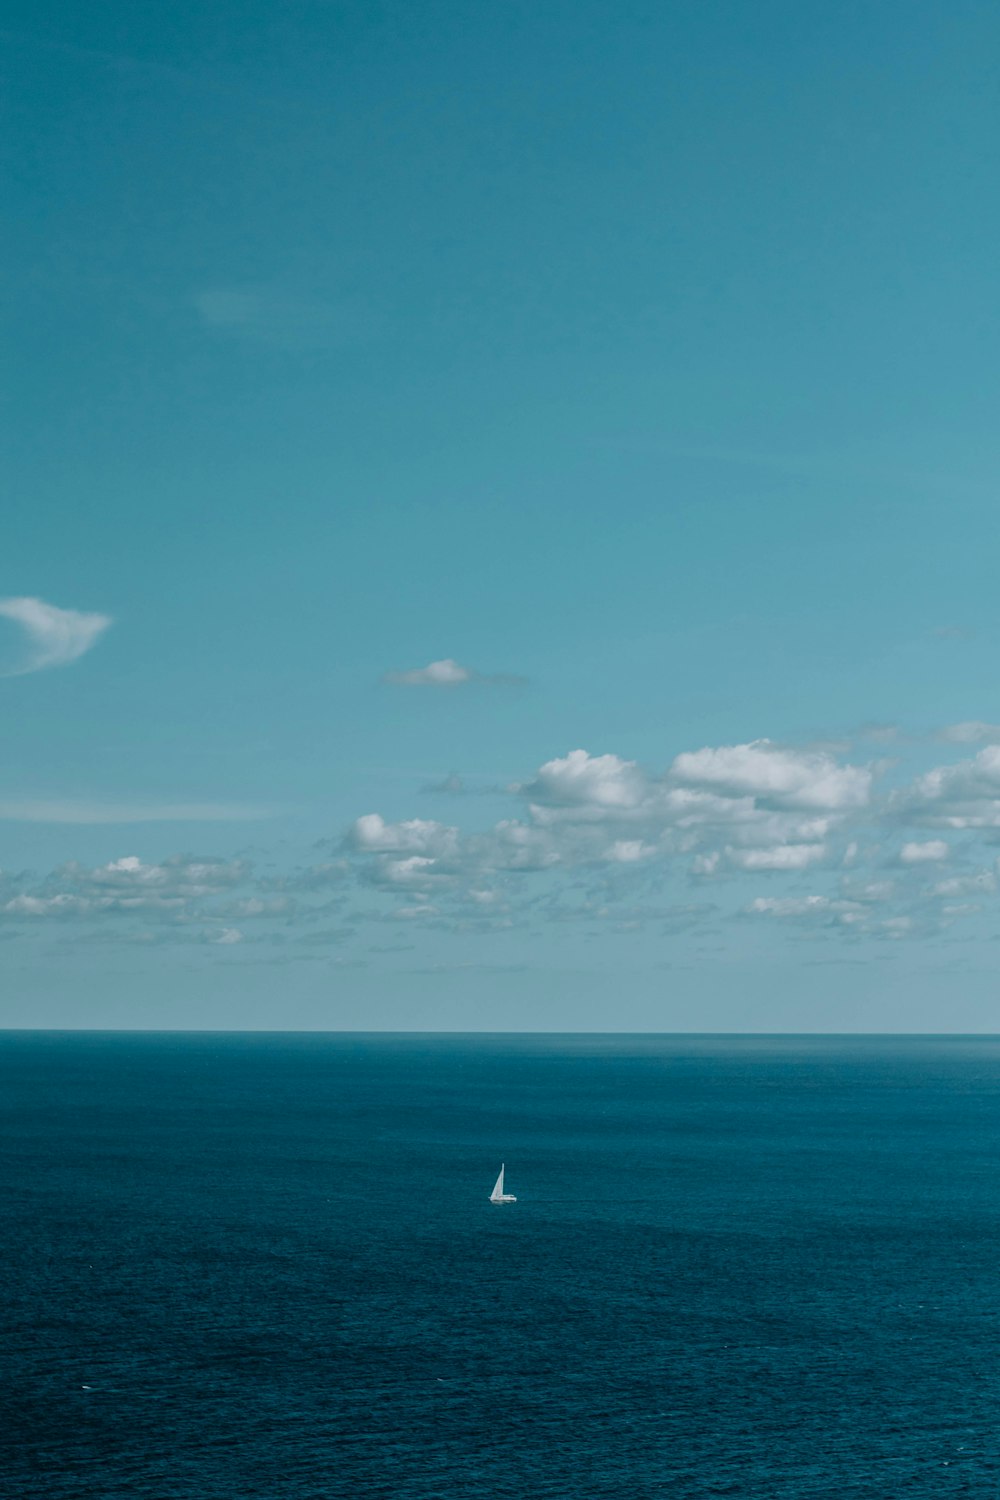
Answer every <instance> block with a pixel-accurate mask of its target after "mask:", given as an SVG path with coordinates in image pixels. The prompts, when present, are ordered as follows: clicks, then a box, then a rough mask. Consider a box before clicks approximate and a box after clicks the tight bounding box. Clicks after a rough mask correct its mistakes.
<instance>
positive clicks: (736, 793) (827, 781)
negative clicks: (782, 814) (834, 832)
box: [670, 740, 872, 812]
mask: <svg viewBox="0 0 1000 1500" xmlns="http://www.w3.org/2000/svg"><path fill="white" fill-rule="evenodd" d="M670 775H671V778H672V779H673V780H675V781H680V782H683V783H687V784H689V785H692V786H703V787H709V788H712V789H714V790H717V791H720V792H722V793H723V794H724V795H726V796H730V797H753V798H755V799H759V800H760V801H761V802H762V803H764V804H767V805H770V806H772V807H778V808H815V809H817V810H820V809H828V810H830V811H838V812H839V811H845V810H852V809H856V808H860V807H864V806H865V804H866V803H867V802H868V799H869V795H870V792H871V782H872V773H871V771H869V770H868V769H867V768H865V767H863V766H850V765H847V766H845V765H840V764H838V762H837V761H835V760H834V758H833V757H832V756H831V755H828V754H826V753H824V752H822V751H803V750H787V749H783V748H782V747H781V746H779V745H775V744H773V743H772V742H771V741H770V740H754V741H752V742H751V743H750V744H746V745H723V746H720V747H719V748H718V749H713V748H710V747H706V748H705V749H703V750H693V751H685V752H684V753H683V754H681V755H678V756H677V757H676V759H675V760H674V763H673V765H672V766H671V768H670Z"/></svg>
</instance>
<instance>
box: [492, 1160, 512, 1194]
mask: <svg viewBox="0 0 1000 1500" xmlns="http://www.w3.org/2000/svg"><path fill="white" fill-rule="evenodd" d="M490 1202H491V1203H516V1202H517V1199H516V1198H515V1197H514V1194H513V1193H505V1192H504V1190H503V1164H502V1163H501V1165H500V1176H499V1177H498V1178H497V1180H496V1182H495V1183H494V1184H493V1191H492V1193H491V1194H490Z"/></svg>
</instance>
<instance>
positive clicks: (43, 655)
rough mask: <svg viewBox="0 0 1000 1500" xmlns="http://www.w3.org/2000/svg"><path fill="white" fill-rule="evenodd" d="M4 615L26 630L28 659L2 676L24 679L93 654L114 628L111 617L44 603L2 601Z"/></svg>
mask: <svg viewBox="0 0 1000 1500" xmlns="http://www.w3.org/2000/svg"><path fill="white" fill-rule="evenodd" d="M0 615H2V616H4V617H5V618H6V619H8V620H13V621H14V623H15V624H16V625H20V626H21V628H22V629H23V631H24V633H25V635H26V637H27V643H28V655H27V657H26V658H25V660H24V661H22V662H21V663H20V664H19V665H18V666H15V667H9V668H7V669H6V670H5V671H3V672H2V673H0V675H2V676H4V677H21V676H24V675H25V674H26V673H28V672H40V671H41V670H42V669H43V668H44V667H61V666H65V665H66V664H67V663H68V662H71V661H76V660H77V659H78V657H81V656H83V654H84V652H86V651H89V650H90V648H91V646H93V645H95V644H96V642H97V641H98V640H99V639H100V637H101V636H102V635H103V634H104V632H105V630H107V628H108V626H109V625H110V624H111V618H110V616H109V615H97V614H84V613H82V612H81V611H80V610H76V609H59V608H58V606H57V605H55V604H46V602H45V600H44V599H33V598H11V599H0Z"/></svg>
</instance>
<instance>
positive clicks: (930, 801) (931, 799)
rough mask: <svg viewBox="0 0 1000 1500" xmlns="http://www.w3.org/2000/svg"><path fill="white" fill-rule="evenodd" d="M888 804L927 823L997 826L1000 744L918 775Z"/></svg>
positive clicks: (909, 817) (999, 817) (999, 821)
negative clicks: (971, 757)
mask: <svg viewBox="0 0 1000 1500" xmlns="http://www.w3.org/2000/svg"><path fill="white" fill-rule="evenodd" d="M891 806H892V808H893V809H894V810H895V811H896V812H897V813H900V814H902V815H903V816H904V817H905V818H906V819H907V820H908V821H911V822H922V823H923V824H925V825H926V826H930V827H939V828H1000V745H987V746H986V747H985V748H984V749H982V750H980V752H979V754H978V755H976V756H975V757H974V758H973V759H972V760H961V761H958V762H957V763H956V764H955V765H951V766H937V767H935V769H934V770H933V771H927V772H926V773H925V774H924V775H923V776H918V777H917V779H916V781H915V782H914V783H913V785H912V786H911V787H909V788H906V789H904V790H903V791H901V792H897V793H896V794H895V796H894V797H893V799H892V803H891Z"/></svg>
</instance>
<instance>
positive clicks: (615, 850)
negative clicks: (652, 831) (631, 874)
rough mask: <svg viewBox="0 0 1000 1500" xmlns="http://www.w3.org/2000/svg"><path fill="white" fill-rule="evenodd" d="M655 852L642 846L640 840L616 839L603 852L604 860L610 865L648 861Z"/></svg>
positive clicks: (648, 847) (646, 846) (647, 846)
mask: <svg viewBox="0 0 1000 1500" xmlns="http://www.w3.org/2000/svg"><path fill="white" fill-rule="evenodd" d="M655 853H656V850H655V849H651V848H650V846H649V845H648V844H644V843H643V841H642V839H616V840H615V842H614V843H613V844H612V845H611V847H610V848H609V849H606V850H605V852H604V858H605V859H606V860H608V861H610V863H612V864H619V865H632V864H635V863H636V862H637V861H638V860H641V859H648V858H649V857H650V855H652V854H655Z"/></svg>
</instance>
